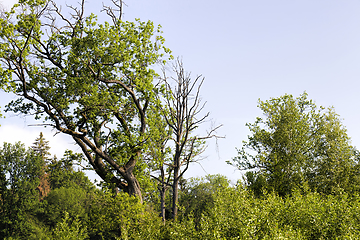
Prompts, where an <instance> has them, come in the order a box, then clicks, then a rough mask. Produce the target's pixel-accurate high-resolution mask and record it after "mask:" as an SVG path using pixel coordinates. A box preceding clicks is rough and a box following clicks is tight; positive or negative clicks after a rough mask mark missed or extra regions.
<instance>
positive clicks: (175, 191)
mask: <svg viewBox="0 0 360 240" xmlns="http://www.w3.org/2000/svg"><path fill="white" fill-rule="evenodd" d="M172 188H173V197H172V218H173V220H176V219H177V212H178V198H179V167H175V168H174V182H173V185H172Z"/></svg>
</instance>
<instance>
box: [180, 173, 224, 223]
mask: <svg viewBox="0 0 360 240" xmlns="http://www.w3.org/2000/svg"><path fill="white" fill-rule="evenodd" d="M229 182H230V180H228V179H227V178H226V177H225V176H222V175H220V174H216V175H206V176H205V177H204V178H191V179H190V180H189V181H186V184H185V186H184V190H183V191H182V192H181V194H180V198H179V202H180V205H181V206H182V207H183V209H184V210H183V213H182V214H181V215H182V218H183V219H185V218H193V221H194V223H195V227H196V228H197V229H198V228H199V225H200V221H201V218H202V216H203V215H205V214H206V213H208V212H209V211H210V209H211V208H213V207H214V198H215V196H216V194H217V192H218V191H223V190H224V189H227V188H229V187H230V186H229Z"/></svg>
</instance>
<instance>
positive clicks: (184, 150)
mask: <svg viewBox="0 0 360 240" xmlns="http://www.w3.org/2000/svg"><path fill="white" fill-rule="evenodd" d="M173 72H174V73H175V77H171V78H168V77H167V75H166V71H165V70H164V79H163V80H164V82H165V86H166V91H165V94H164V95H163V102H164V104H163V106H162V107H161V113H162V117H163V118H164V119H165V122H166V124H167V126H166V127H164V129H170V131H171V133H170V135H168V136H166V135H165V136H163V137H162V138H160V143H161V144H162V147H160V149H163V153H162V154H160V155H162V156H164V154H165V153H166V152H165V149H166V147H165V146H166V144H168V142H171V143H169V145H170V146H172V148H171V150H170V151H171V153H170V154H171V157H172V159H171V160H170V162H166V161H162V165H161V166H160V178H156V179H158V180H159V182H160V184H161V190H160V193H161V204H162V207H161V209H162V216H163V217H164V208H165V206H164V200H165V198H164V197H165V192H166V189H167V186H171V189H172V218H173V219H176V217H177V212H178V198H179V181H180V179H181V178H182V177H183V175H184V173H185V172H186V171H187V170H188V168H189V164H190V163H192V162H195V161H196V160H198V159H196V158H197V157H199V156H200V154H201V153H202V152H203V151H204V150H205V147H206V146H205V140H207V139H210V138H219V136H218V135H216V134H215V132H216V130H217V129H219V128H220V127H221V125H219V126H216V127H212V128H211V129H210V130H209V131H208V132H207V134H206V135H204V136H201V135H200V134H196V133H195V130H196V129H197V128H199V126H201V125H202V124H203V123H204V122H205V121H207V120H208V117H209V115H210V113H209V112H208V113H205V114H204V115H202V116H201V111H202V110H203V108H204V106H205V103H202V102H201V98H200V89H201V86H202V84H203V82H204V78H202V77H201V75H199V76H197V77H196V78H195V79H194V80H193V79H192V78H191V74H190V73H188V72H186V71H185V69H184V67H183V63H182V61H181V60H180V59H177V60H176V63H175V64H174V66H173ZM171 80H172V81H173V82H174V83H175V84H174V85H175V86H173V84H172V81H171ZM164 157H166V156H164ZM164 160H165V159H164ZM165 168H166V170H165ZM166 172H167V173H168V176H167V180H165V173H166Z"/></svg>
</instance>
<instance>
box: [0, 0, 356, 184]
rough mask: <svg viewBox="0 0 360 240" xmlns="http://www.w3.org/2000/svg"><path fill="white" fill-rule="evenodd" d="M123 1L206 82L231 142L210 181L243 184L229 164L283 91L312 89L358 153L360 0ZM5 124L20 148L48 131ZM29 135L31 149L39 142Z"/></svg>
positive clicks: (206, 93)
mask: <svg viewBox="0 0 360 240" xmlns="http://www.w3.org/2000/svg"><path fill="white" fill-rule="evenodd" d="M4 2H6V3H9V2H11V1H7V0H5V1H4V0H3V3H4ZM68 2H72V1H68ZM87 2H88V5H89V8H88V9H89V11H92V12H94V13H95V14H96V13H98V10H99V6H100V5H99V3H98V5H92V4H94V3H93V2H97V1H90V0H88V1H87ZM125 2H126V4H127V5H128V6H127V7H125V9H124V20H129V21H132V20H134V18H140V19H141V20H143V21H145V20H152V21H154V22H155V23H156V24H161V25H162V30H163V32H164V33H163V36H164V37H165V39H166V46H167V47H169V48H170V49H172V51H173V55H175V56H182V58H183V61H184V65H185V68H186V69H187V70H188V71H191V72H192V73H193V74H194V75H196V74H202V75H203V76H204V77H205V78H206V80H205V84H204V86H203V89H202V94H201V95H202V98H203V100H204V101H207V108H206V110H207V111H210V112H211V118H212V119H213V120H214V121H216V123H221V124H224V126H223V128H222V129H221V130H220V131H219V134H220V135H225V136H226V139H223V140H220V141H219V142H218V143H219V152H218V153H217V152H216V151H215V148H216V146H215V143H214V141H210V142H209V148H208V150H207V152H206V153H205V155H206V156H208V157H207V159H206V160H203V161H202V167H203V168H204V170H205V171H206V173H211V174H215V173H221V174H224V175H227V176H228V177H230V178H231V179H233V180H235V179H237V178H240V177H241V176H240V173H239V172H234V168H233V167H231V166H227V165H226V163H225V160H229V159H231V158H232V157H234V156H236V150H235V147H241V142H242V140H245V139H246V137H247V134H248V131H247V128H246V127H245V123H246V122H253V121H254V119H255V117H257V116H261V112H260V111H259V110H258V109H257V101H258V99H259V98H260V99H262V100H266V99H269V98H270V97H278V96H281V95H283V94H285V93H288V94H293V95H294V96H298V95H300V94H301V93H302V92H304V91H306V92H307V93H308V94H309V98H311V99H313V100H314V101H315V102H316V103H317V104H318V105H323V106H325V107H328V106H334V107H335V111H336V112H337V113H338V114H339V115H340V116H341V117H342V118H343V119H344V120H343V123H344V125H345V126H346V127H347V129H348V134H349V136H350V137H351V138H352V140H353V145H355V146H358V147H360V126H359V124H358V121H359V119H360V111H359V110H360V104H359V103H360V94H359V93H358V92H359V88H360V86H359V79H360V14H359V12H360V1H355V0H343V1H339V0H316V1H314V0H311V1H310V0H292V1H288V0H282V1H278V0H271V1H269V0H253V1H249V0H247V1H243V0H231V1H230V0H225V1H213V0H207V1H203V0H196V1H194V0H192V1H190V0H183V1H170V0H152V1H149V0H127V1H125ZM2 96H3V93H0V98H1V99H2V101H1V105H4V102H3V97H2ZM30 121H31V119H30V118H27V123H28V122H30ZM0 123H1V125H2V126H1V127H0V141H6V139H7V138H10V136H9V135H8V134H5V132H6V131H9V132H10V129H12V131H15V130H14V129H20V130H21V131H20V130H19V132H21V133H22V135H17V134H12V136H11V137H13V138H14V137H17V139H18V140H22V138H23V136H28V135H27V134H28V132H30V133H31V134H33V135H34V136H35V137H36V136H37V135H38V133H39V132H40V131H42V129H41V128H38V127H36V128H35V127H31V128H30V127H27V126H26V125H27V123H24V120H22V119H20V118H19V117H14V116H12V117H8V118H6V119H1V120H0ZM6 129H8V130H6ZM19 134H20V133H19ZM31 134H30V135H29V139H31V141H30V143H31V142H32V141H33V139H34V138H35V137H32V136H33V135H31ZM4 135H6V136H4ZM45 136H46V138H47V139H48V140H50V141H51V142H56V146H57V147H58V146H62V147H63V148H70V147H71V148H74V146H72V145H71V144H70V142H71V139H68V138H64V137H61V136H60V134H59V135H57V136H56V137H54V138H52V135H51V134H50V133H47V135H45ZM53 148H55V147H53ZM75 149H76V148H75ZM61 151H63V150H61ZM57 154H60V152H59V153H57ZM204 170H203V169H202V168H201V167H199V166H193V167H192V168H191V169H190V170H189V173H188V174H187V176H203V175H205V174H206V173H205V171H204Z"/></svg>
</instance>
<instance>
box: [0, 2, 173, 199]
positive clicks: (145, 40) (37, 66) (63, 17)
mask: <svg viewBox="0 0 360 240" xmlns="http://www.w3.org/2000/svg"><path fill="white" fill-rule="evenodd" d="M113 3H114V4H115V5H114V8H112V7H105V8H104V10H105V12H106V13H107V15H108V16H109V19H110V21H109V22H103V23H98V22H97V17H96V16H95V15H94V14H90V15H89V16H86V14H85V1H84V0H83V1H82V2H80V3H79V5H77V6H67V7H65V8H64V9H67V10H69V11H67V12H65V11H64V9H62V8H61V7H60V6H58V5H56V3H55V2H54V1H52V0H44V1H41V0H23V1H19V4H18V5H17V6H15V7H14V8H13V9H12V11H10V12H6V13H3V15H2V18H1V19H0V61H1V67H0V86H1V88H2V89H4V90H5V91H7V92H11V93H14V94H16V95H17V98H16V99H15V100H13V101H11V102H10V103H9V104H8V105H7V107H6V110H10V111H14V112H20V113H24V114H31V115H33V116H34V117H35V119H40V120H42V123H41V124H40V125H47V126H51V127H53V128H54V129H56V130H57V131H58V132H61V133H65V134H68V135H70V136H71V137H72V138H73V139H74V141H75V142H76V143H77V144H78V145H79V146H80V148H81V149H82V151H83V153H84V154H85V156H86V158H87V160H88V162H89V164H90V165H91V166H92V168H93V169H94V170H95V171H96V173H97V174H98V175H99V176H100V177H101V178H102V179H103V180H105V181H107V182H108V183H111V184H112V185H113V186H114V188H115V189H117V188H119V189H122V190H123V191H125V192H128V193H129V194H132V195H137V196H139V197H140V199H141V188H140V185H139V181H138V179H137V177H136V176H135V172H136V168H137V166H139V163H141V161H142V160H141V155H142V151H143V150H144V149H145V148H146V146H147V141H148V140H149V139H150V136H151V129H150V128H149V127H148V126H149V125H148V124H147V123H148V122H149V121H151V119H149V116H150V115H151V114H150V113H151V112H152V111H154V109H155V105H157V104H158V101H157V100H156V98H155V94H156V93H157V92H158V91H160V85H156V83H155V82H154V79H155V78H156V73H155V71H154V70H153V66H154V64H156V63H157V62H159V61H163V55H164V54H166V53H168V52H169V50H168V49H166V48H164V47H163V42H164V39H163V38H162V37H161V36H159V35H158V34H159V29H155V28H154V25H153V23H152V22H150V21H148V22H141V21H140V20H137V21H136V22H124V21H122V20H121V8H122V5H121V1H120V4H116V2H113ZM119 11H120V12H119Z"/></svg>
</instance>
